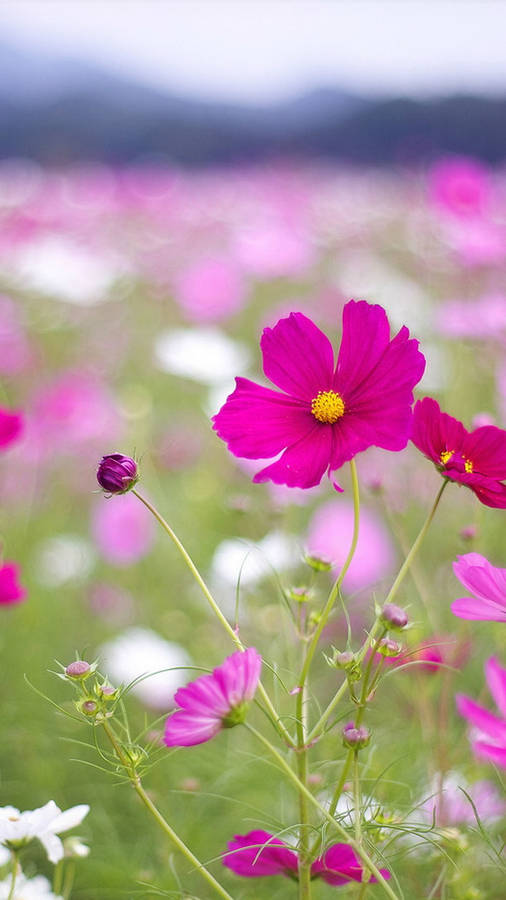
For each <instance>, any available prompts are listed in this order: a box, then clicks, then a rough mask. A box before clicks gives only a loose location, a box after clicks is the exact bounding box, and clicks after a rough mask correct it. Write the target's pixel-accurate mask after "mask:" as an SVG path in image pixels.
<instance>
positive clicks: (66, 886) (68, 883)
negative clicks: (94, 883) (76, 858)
mask: <svg viewBox="0 0 506 900" xmlns="http://www.w3.org/2000/svg"><path fill="white" fill-rule="evenodd" d="M75 874H76V864H75V862H73V861H72V860H70V862H69V864H68V866H67V871H66V872H65V881H64V882H63V900H69V898H70V892H71V890H72V885H73V884H74V877H75Z"/></svg>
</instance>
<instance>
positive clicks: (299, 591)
mask: <svg viewBox="0 0 506 900" xmlns="http://www.w3.org/2000/svg"><path fill="white" fill-rule="evenodd" d="M288 596H289V597H290V600H295V602H296V603H307V602H308V601H309V600H310V596H311V595H310V592H309V588H307V587H292V588H289V589H288Z"/></svg>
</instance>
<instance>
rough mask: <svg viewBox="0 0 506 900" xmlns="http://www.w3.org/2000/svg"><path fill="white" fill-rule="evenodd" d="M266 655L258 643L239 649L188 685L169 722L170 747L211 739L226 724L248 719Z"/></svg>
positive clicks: (177, 698) (179, 694) (180, 693)
mask: <svg viewBox="0 0 506 900" xmlns="http://www.w3.org/2000/svg"><path fill="white" fill-rule="evenodd" d="M261 667H262V658H261V656H260V654H259V653H258V652H257V651H256V650H255V648H254V647H249V648H248V650H245V651H244V652H242V651H240V650H239V651H238V652H237V653H233V654H232V655H231V656H228V657H227V658H226V660H225V661H224V662H223V663H222V664H221V666H218V667H217V668H216V669H214V670H213V672H212V674H211V675H202V676H201V677H200V678H197V679H196V680H195V681H191V682H190V684H187V685H186V687H183V688H179V690H178V691H177V692H176V694H175V696H174V702H175V703H176V704H177V705H178V706H179V707H180V709H179V710H177V712H175V713H174V714H173V715H172V716H169V718H168V719H167V723H166V725H165V737H164V740H165V743H166V745H167V747H194V746H195V745H196V744H203V743H204V742H205V741H210V740H211V738H213V737H215V735H217V734H218V733H219V732H220V731H222V730H223V729H224V728H232V727H233V726H234V725H239V724H240V723H241V722H244V719H245V716H246V711H247V708H248V704H249V702H250V701H251V700H252V699H253V696H254V694H255V691H256V689H257V685H258V682H259V679H260V669H261Z"/></svg>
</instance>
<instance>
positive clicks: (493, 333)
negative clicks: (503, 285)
mask: <svg viewBox="0 0 506 900" xmlns="http://www.w3.org/2000/svg"><path fill="white" fill-rule="evenodd" d="M438 325H439V330H440V331H441V333H442V334H444V335H448V337H451V338H470V339H471V340H473V341H475V340H477V339H480V338H482V339H491V340H501V338H504V336H505V335H506V295H504V294H499V293H494V294H486V295H485V296H483V297H479V298H478V299H477V300H467V301H463V300H450V301H449V302H448V303H445V304H444V306H442V307H441V310H440V312H439V314H438Z"/></svg>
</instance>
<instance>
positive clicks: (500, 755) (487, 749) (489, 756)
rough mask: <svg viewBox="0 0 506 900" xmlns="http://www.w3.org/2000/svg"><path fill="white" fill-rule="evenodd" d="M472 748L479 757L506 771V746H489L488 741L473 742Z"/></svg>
mask: <svg viewBox="0 0 506 900" xmlns="http://www.w3.org/2000/svg"><path fill="white" fill-rule="evenodd" d="M472 747H473V750H474V752H475V753H476V755H477V756H480V757H482V759H486V760H488V761H489V762H493V763H495V764H496V765H497V766H501V768H503V769H506V746H504V747H498V746H497V744H487V742H486V741H473V742H472Z"/></svg>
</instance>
